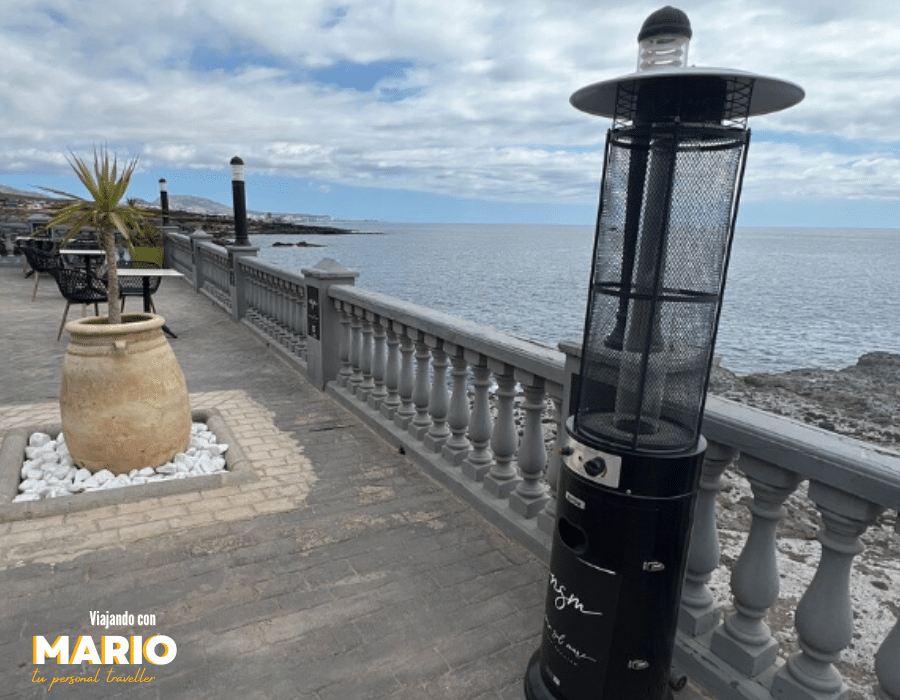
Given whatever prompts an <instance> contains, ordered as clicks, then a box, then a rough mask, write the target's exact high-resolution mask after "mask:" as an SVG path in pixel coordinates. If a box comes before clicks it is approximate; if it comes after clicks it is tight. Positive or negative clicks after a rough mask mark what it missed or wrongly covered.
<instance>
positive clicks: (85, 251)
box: [59, 248, 106, 255]
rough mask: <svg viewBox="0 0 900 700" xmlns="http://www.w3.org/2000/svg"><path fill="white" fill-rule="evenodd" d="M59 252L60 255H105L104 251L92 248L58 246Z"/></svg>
mask: <svg viewBox="0 0 900 700" xmlns="http://www.w3.org/2000/svg"><path fill="white" fill-rule="evenodd" d="M59 252H60V254H62V255H106V251H104V250H94V249H93V248H60V251H59Z"/></svg>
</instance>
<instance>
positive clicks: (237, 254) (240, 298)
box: [225, 245, 259, 321]
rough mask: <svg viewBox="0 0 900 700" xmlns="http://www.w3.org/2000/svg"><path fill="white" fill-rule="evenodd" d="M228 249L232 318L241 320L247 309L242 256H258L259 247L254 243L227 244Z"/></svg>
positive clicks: (226, 248)
mask: <svg viewBox="0 0 900 700" xmlns="http://www.w3.org/2000/svg"><path fill="white" fill-rule="evenodd" d="M225 250H227V251H228V282H229V284H228V291H229V294H230V297H229V298H230V300H231V320H232V321H240V320H241V319H242V318H243V317H244V313H245V311H246V309H247V283H246V281H245V280H244V273H243V270H242V269H241V264H240V259H241V258H242V257H245V256H247V257H256V254H257V253H258V252H259V248H257V247H256V246H252V245H226V246H225Z"/></svg>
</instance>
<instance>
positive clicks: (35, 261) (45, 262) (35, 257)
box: [19, 241, 64, 301]
mask: <svg viewBox="0 0 900 700" xmlns="http://www.w3.org/2000/svg"><path fill="white" fill-rule="evenodd" d="M19 247H20V248H21V250H22V253H23V254H24V255H25V259H26V260H27V261H28V265H29V266H30V267H31V269H32V270H34V291H33V292H32V293H31V301H34V300H35V297H37V290H38V284H39V283H40V281H41V274H42V273H50V272H52V271H53V270H55V269H57V268H61V267H64V265H63V261H62V256H60V254H59V253H52V252H46V251H45V250H43V246H40V245H31V244H30V243H29V242H27V241H22V242H21V243H20V244H19Z"/></svg>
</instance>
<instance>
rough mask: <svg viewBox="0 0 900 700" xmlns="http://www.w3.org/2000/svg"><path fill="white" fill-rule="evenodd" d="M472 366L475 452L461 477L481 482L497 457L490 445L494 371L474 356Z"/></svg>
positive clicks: (471, 428) (471, 426) (471, 433)
mask: <svg viewBox="0 0 900 700" xmlns="http://www.w3.org/2000/svg"><path fill="white" fill-rule="evenodd" d="M469 361H470V362H471V363H472V377H473V385H474V387H475V396H474V397H473V399H472V415H471V417H470V419H469V441H470V442H471V443H472V450H471V451H470V452H469V454H468V455H467V456H466V458H465V460H463V463H462V473H463V474H464V475H465V476H467V477H468V478H469V479H471V480H472V481H481V480H483V479H484V475H485V474H487V473H488V471H490V468H491V465H492V464H493V463H494V457H493V455H492V454H491V451H490V449H489V447H490V444H491V400H490V388H491V369H490V367H488V364H487V358H486V357H485V356H484V355H479V354H477V353H473V354H472V357H469Z"/></svg>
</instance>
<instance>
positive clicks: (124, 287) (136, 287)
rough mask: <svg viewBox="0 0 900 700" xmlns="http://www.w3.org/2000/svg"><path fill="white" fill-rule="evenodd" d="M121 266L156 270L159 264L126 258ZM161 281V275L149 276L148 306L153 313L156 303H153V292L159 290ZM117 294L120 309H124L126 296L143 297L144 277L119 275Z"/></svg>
mask: <svg viewBox="0 0 900 700" xmlns="http://www.w3.org/2000/svg"><path fill="white" fill-rule="evenodd" d="M121 267H130V268H134V269H140V270H158V269H159V265H154V264H153V263H150V262H143V261H141V260H126V261H125V262H123V263H122V264H121ZM160 282H162V277H151V278H150V294H151V296H150V308H151V309H152V311H153V313H156V304H154V303H153V296H152V295H153V294H156V292H157V291H158V290H159V283H160ZM119 296H120V297H122V310H123V311H124V310H125V299H127V298H128V297H143V296H144V278H143V277H120V278H119Z"/></svg>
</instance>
